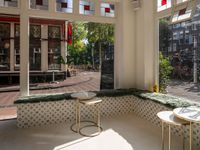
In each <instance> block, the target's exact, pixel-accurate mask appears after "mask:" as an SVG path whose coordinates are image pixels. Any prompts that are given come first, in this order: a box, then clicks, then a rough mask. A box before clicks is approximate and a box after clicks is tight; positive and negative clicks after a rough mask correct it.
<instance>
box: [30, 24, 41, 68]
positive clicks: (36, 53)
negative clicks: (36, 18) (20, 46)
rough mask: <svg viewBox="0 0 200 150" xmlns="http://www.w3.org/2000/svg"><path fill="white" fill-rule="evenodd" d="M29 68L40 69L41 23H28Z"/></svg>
mask: <svg viewBox="0 0 200 150" xmlns="http://www.w3.org/2000/svg"><path fill="white" fill-rule="evenodd" d="M29 43H30V44H29V45H30V46H29V47H30V49H29V58H30V60H29V61H30V70H41V25H30V42H29Z"/></svg>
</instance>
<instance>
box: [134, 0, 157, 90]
mask: <svg viewBox="0 0 200 150" xmlns="http://www.w3.org/2000/svg"><path fill="white" fill-rule="evenodd" d="M136 17H137V21H136V22H137V27H136V29H137V30H136V31H137V34H136V36H137V38H136V39H137V42H136V45H137V53H136V54H137V56H136V83H137V88H139V89H145V90H152V88H153V86H154V84H156V81H155V80H156V79H157V76H156V72H157V69H156V67H157V66H155V65H156V64H157V60H156V59H158V57H157V55H158V54H157V53H158V52H157V50H156V42H155V36H156V35H155V34H157V33H155V27H157V25H156V24H155V17H154V0H148V2H147V1H145V0H143V1H142V8H141V9H140V10H138V11H137V13H136Z"/></svg>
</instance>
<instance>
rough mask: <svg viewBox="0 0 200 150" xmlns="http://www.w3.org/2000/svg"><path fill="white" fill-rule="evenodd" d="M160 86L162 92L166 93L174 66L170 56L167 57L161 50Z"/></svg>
mask: <svg viewBox="0 0 200 150" xmlns="http://www.w3.org/2000/svg"><path fill="white" fill-rule="evenodd" d="M159 65H160V66H159V87H160V92H161V93H165V92H166V88H167V85H168V83H169V79H170V74H171V73H172V69H173V68H172V66H171V64H170V61H169V59H168V58H165V57H164V56H163V55H162V53H161V52H160V59H159Z"/></svg>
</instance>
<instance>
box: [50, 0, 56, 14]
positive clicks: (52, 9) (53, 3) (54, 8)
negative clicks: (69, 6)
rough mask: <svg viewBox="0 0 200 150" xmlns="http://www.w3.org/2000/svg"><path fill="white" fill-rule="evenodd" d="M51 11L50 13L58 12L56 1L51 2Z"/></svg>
mask: <svg viewBox="0 0 200 150" xmlns="http://www.w3.org/2000/svg"><path fill="white" fill-rule="evenodd" d="M49 11H50V12H55V11H56V0H49Z"/></svg>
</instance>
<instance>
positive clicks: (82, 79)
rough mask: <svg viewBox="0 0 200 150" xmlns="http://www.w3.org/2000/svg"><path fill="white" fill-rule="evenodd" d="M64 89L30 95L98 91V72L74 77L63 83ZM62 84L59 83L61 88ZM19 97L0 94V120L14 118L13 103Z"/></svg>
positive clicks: (7, 93)
mask: <svg viewBox="0 0 200 150" xmlns="http://www.w3.org/2000/svg"><path fill="white" fill-rule="evenodd" d="M64 82H65V84H66V85H67V86H66V87H62V88H56V89H46V90H31V91H30V94H48V93H71V92H77V91H98V90H100V73H99V72H82V73H80V74H78V75H77V76H75V77H71V78H70V79H67V80H66V81H64ZM63 84H64V83H60V85H61V86H63ZM18 96H19V91H17V92H0V120H2V119H4V118H9V116H16V110H15V108H13V107H14V105H13V102H14V101H15V100H16V99H17V97H18Z"/></svg>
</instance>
